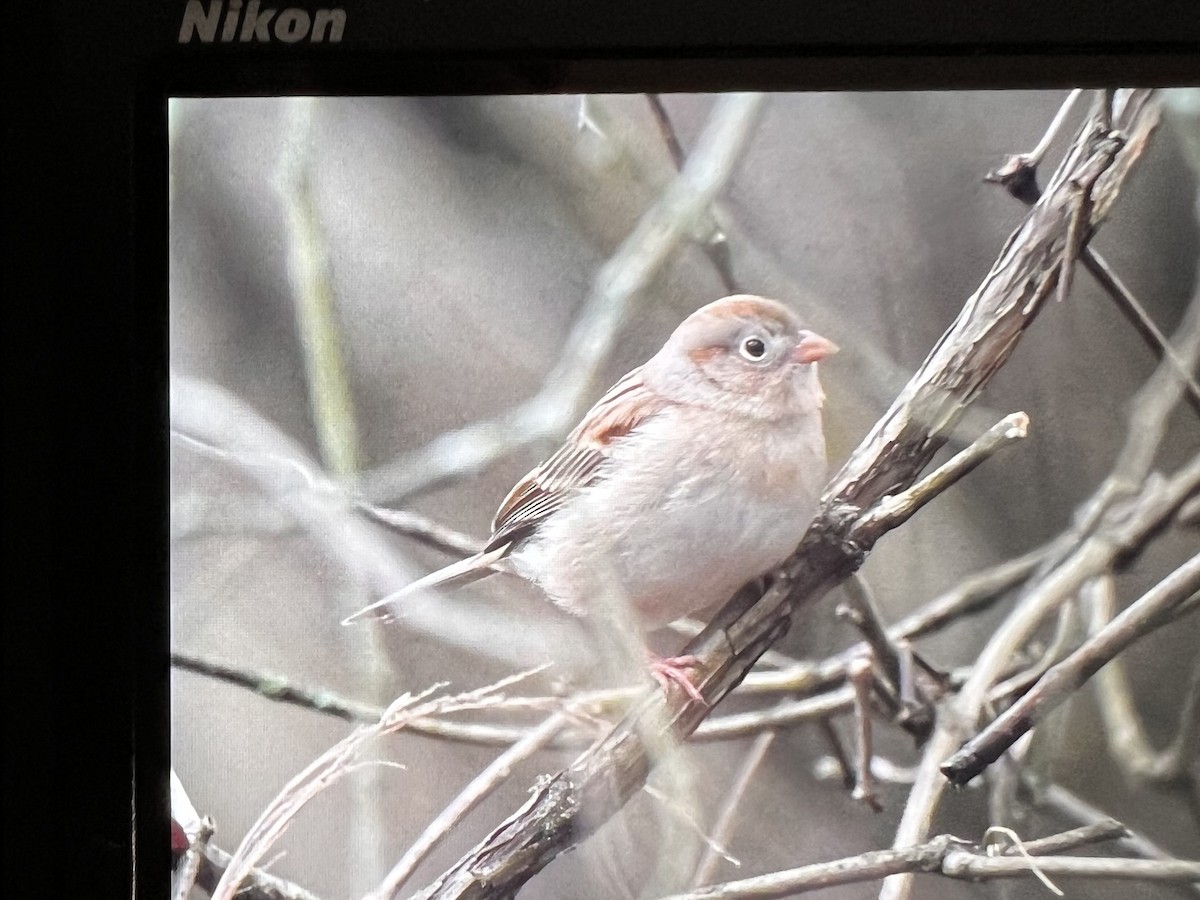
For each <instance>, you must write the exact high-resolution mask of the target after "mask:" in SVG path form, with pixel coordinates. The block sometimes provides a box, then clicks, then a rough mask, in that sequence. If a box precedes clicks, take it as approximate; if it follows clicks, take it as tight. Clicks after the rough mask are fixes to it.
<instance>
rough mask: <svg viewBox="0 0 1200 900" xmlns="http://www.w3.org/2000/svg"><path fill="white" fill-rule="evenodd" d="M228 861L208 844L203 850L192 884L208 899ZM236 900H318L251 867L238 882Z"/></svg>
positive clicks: (304, 891)
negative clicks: (204, 893)
mask: <svg viewBox="0 0 1200 900" xmlns="http://www.w3.org/2000/svg"><path fill="white" fill-rule="evenodd" d="M232 860H233V857H232V856H231V855H230V854H228V853H226V852H225V851H224V850H222V849H221V848H220V847H217V846H215V845H214V844H212V843H209V844H208V845H207V846H205V848H204V859H203V860H201V862H200V872H199V874H198V876H197V878H196V885H197V886H198V887H200V888H201V889H202V890H203V891H205V892H206V893H208V894H209V895H210V896H211V895H212V893H213V891H215V890H216V887H217V883H218V882H219V881H220V880H221V876H222V875H224V874H225V870H226V869H228V868H229V863H230V862H231V861H232ZM237 900H320V898H318V897H317V896H316V895H315V894H313V893H311V892H310V891H308V890H306V889H305V888H302V887H300V885H298V884H296V883H294V882H291V881H288V880H287V879H284V878H280V877H279V876H278V875H272V874H271V873H270V872H266V871H264V870H263V869H256V868H252V869H250V871H249V872H248V873H246V877H245V878H244V879H243V880H242V887H241V890H239V891H238V894H237Z"/></svg>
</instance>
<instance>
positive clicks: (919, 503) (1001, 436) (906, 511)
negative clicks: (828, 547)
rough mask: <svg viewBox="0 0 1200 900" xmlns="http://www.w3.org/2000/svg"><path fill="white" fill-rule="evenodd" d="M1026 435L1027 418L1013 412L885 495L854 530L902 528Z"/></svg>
mask: <svg viewBox="0 0 1200 900" xmlns="http://www.w3.org/2000/svg"><path fill="white" fill-rule="evenodd" d="M1028 433H1029V416H1027V415H1026V414H1025V413H1023V412H1016V413H1013V414H1012V415H1010V416H1006V417H1005V418H1004V419H1002V420H1001V421H999V422H997V423H996V424H995V425H993V426H992V427H991V428H990V429H989V430H988V432H987V433H986V434H984V435H983V436H981V437H980V438H979V440H977V441H975V443H973V444H971V445H970V446H969V447H967V448H965V449H963V450H961V451H960V452H958V453H956V454H955V455H954V456H953V457H951V458H950V459H948V460H947V461H946V462H945V463H944V464H943V465H940V466H938V467H937V469H935V470H934V471H933V472H931V473H930V474H928V475H926V476H925V477H924V478H922V479H921V480H920V481H918V482H917V483H916V484H914V485H913V486H912V487H910V488H908V489H907V490H904V491H901V492H900V493H898V494H894V495H893V494H888V495H885V496H884V497H883V499H881V500H880V501H879V503H877V504H876V505H875V507H874V508H873V509H871V511H870V512H868V513H866V514H865V515H864V516H863V517H862V518H861V519H860V520H859V522H858V525H857V526H856V527H858V528H865V529H880V530H883V531H889V530H891V529H893V528H897V527H899V526H900V525H903V524H904V523H905V522H907V521H908V520H909V519H910V518H912V517H913V516H914V515H916V513H917V512H918V511H919V510H920V509H921V507H923V506H924V505H925V504H926V503H928V502H929V501H930V500H932V499H933V498H934V497H936V496H938V495H939V494H941V493H942V492H943V491H945V490H946V489H947V488H949V487H950V486H951V485H953V484H955V483H957V482H958V481H959V479H961V478H963V477H964V476H965V475H967V474H969V473H970V472H972V471H974V470H975V469H976V468H977V467H978V466H979V464H980V463H982V462H983V461H984V460H985V459H988V458H990V457H991V456H993V455H994V454H995V453H996V451H998V450H1000V449H1001V448H1003V447H1006V446H1008V445H1009V444H1010V443H1012V442H1013V441H1019V440H1021V439H1023V438H1024V437H1025V436H1026V435H1027V434H1028Z"/></svg>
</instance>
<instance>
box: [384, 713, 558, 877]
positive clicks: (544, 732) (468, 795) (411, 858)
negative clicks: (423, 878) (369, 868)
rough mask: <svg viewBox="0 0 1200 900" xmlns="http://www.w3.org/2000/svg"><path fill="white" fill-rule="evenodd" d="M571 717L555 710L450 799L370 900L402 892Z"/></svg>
mask: <svg viewBox="0 0 1200 900" xmlns="http://www.w3.org/2000/svg"><path fill="white" fill-rule="evenodd" d="M568 721H569V717H568V715H567V714H566V713H555V714H553V715H551V716H549V717H548V718H547V719H546V720H545V721H544V722H542V724H541V725H539V726H537V727H536V728H534V729H533V730H531V731H530V732H529V734H527V735H525V737H523V738H521V740H519V741H517V742H516V743H515V744H513V745H512V746H511V747H509V748H508V749H507V750H505V751H504V752H503V753H501V754H500V755H499V756H497V757H496V758H495V759H494V760H493V761H492V763H491V765H489V766H488V767H487V768H485V769H484V770H483V771H482V772H480V773H479V774H478V775H477V776H475V778H474V779H472V781H471V783H470V784H468V785H467V786H466V787H465V788H463V790H462V792H461V793H459V795H458V796H457V797H455V798H454V800H452V801H451V802H450V805H449V806H447V807H446V808H445V809H444V810H442V812H441V813H440V814H439V815H438V817H437V818H436V819H434V820H433V821H432V822H431V823H430V824H429V827H427V828H426V829H425V830H424V831H423V832H422V833H421V836H420V837H419V838H417V840H416V841H415V842H414V843H413V845H412V846H411V847H410V848H409V849H408V851H407V852H406V853H405V854H404V855H403V856H402V857H401V858H400V861H399V862H397V863H396V865H395V866H393V867H392V870H391V871H390V872H388V874H387V877H385V878H384V879H383V882H382V883H381V884H380V885H379V887H377V888H376V889H375V890H374V891H372V892H371V893H370V894H368V895H367V897H368V900H387V898H390V897H394V896H395V895H396V894H397V893H399V891H400V888H402V887H403V886H404V883H405V882H406V881H407V880H408V879H409V877H411V875H412V873H413V870H414V869H416V867H417V866H418V865H420V864H421V861H422V860H424V859H425V857H427V856H428V855H429V853H430V851H432V850H433V848H434V847H436V846H437V845H438V844H440V843H441V842H442V839H443V838H445V837H446V835H447V834H448V833H449V832H450V829H452V828H453V827H454V826H455V824H457V823H458V822H459V821H460V820H461V819H462V818H463V817H464V816H465V815H467V813H469V812H470V811H471V810H473V809H474V808H475V807H476V806H478V805H479V803H480V802H481V801H482V800H483V799H484V798H485V797H486V796H487V795H488V794H490V793H491V792H492V791H493V790H495V789H496V786H497V785H499V784H500V783H501V782H503V781H504V780H505V779H506V778H508V776H509V775H510V774H511V773H512V767H513V766H515V765H516V764H517V763H519V762H520V761H521V760H524V759H527V758H528V757H530V756H532V755H533V754H534V753H536V752H537V751H538V750H540V749H542V748H543V747H545V746H546V745H547V744H548V743H550V741H551V740H552V739H553V738H554V736H555V735H556V734H558V732H559V731H561V730H562V729H563V727H564V726H566V725H567V723H568Z"/></svg>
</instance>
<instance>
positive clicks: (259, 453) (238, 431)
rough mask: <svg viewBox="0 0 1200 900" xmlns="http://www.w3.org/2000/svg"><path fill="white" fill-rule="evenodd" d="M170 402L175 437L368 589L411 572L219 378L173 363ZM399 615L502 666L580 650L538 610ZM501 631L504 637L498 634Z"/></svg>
mask: <svg viewBox="0 0 1200 900" xmlns="http://www.w3.org/2000/svg"><path fill="white" fill-rule="evenodd" d="M170 409H171V426H172V436H173V438H175V440H176V441H177V442H179V443H181V444H183V445H185V446H188V447H191V448H196V449H199V450H202V451H203V452H204V453H205V454H206V455H209V456H213V457H216V458H219V459H221V460H223V461H226V462H228V463H230V464H232V465H235V466H237V467H238V468H239V469H240V470H241V471H243V472H245V473H246V474H247V475H249V476H250V477H251V478H253V479H254V480H255V481H256V482H257V483H258V485H259V486H260V488H261V489H262V491H263V492H264V493H265V494H266V495H267V496H268V497H270V498H271V499H272V500H273V501H274V502H276V503H277V504H278V505H279V506H280V508H282V509H283V510H284V511H285V512H287V514H288V515H290V516H292V517H293V518H294V519H295V521H296V522H297V523H298V524H299V525H300V527H302V528H303V529H304V530H305V531H306V532H307V533H308V534H309V535H310V536H311V537H312V538H313V539H314V540H315V541H316V542H317V544H318V546H320V547H321V548H323V549H324V550H325V551H326V552H328V553H329V554H330V556H331V557H332V558H333V559H335V560H337V562H338V563H339V564H340V565H341V566H342V567H343V568H344V569H345V570H346V572H347V573H348V575H350V576H351V577H353V578H355V579H356V580H360V581H362V582H363V583H364V584H365V586H366V588H367V589H368V590H369V591H370V593H372V594H375V595H378V596H383V595H385V594H388V593H390V592H391V591H393V590H395V587H396V585H397V584H398V583H401V584H403V583H407V582H409V581H411V580H412V573H411V570H410V569H409V568H408V566H406V565H405V563H404V561H403V559H402V558H401V557H400V556H399V554H397V552H396V550H395V549H394V548H393V547H392V546H391V543H390V542H389V541H388V540H387V539H386V537H385V536H384V535H382V534H381V533H380V531H379V529H378V528H377V527H376V526H374V525H372V524H371V523H369V522H366V521H364V520H363V518H362V517H361V516H360V515H357V514H356V513H355V512H353V511H352V510H351V509H350V508H349V505H348V501H347V499H346V494H345V491H344V490H343V489H342V488H341V487H340V486H339V485H337V484H335V483H333V482H332V481H331V480H330V479H329V478H328V477H326V476H324V475H323V474H322V473H321V471H320V468H319V467H318V466H317V464H316V463H315V462H314V461H313V460H312V459H311V458H310V457H309V456H308V455H307V454H306V453H305V452H304V450H303V449H302V448H301V447H300V445H299V444H298V443H297V442H296V441H294V440H292V438H290V437H289V436H288V435H286V434H284V433H283V432H282V431H281V430H280V429H279V427H278V426H277V425H276V424H275V423H274V422H272V421H271V420H270V419H268V418H266V417H264V416H262V415H260V414H259V413H258V412H257V411H256V410H254V409H253V408H251V407H250V406H248V405H247V404H246V403H245V402H243V401H242V400H240V399H239V398H238V397H236V396H234V395H233V394H231V393H230V392H229V391H227V390H225V389H224V388H222V387H220V386H219V385H216V384H213V383H211V382H206V381H202V380H198V379H194V378H190V377H188V376H185V375H181V374H179V373H177V372H172V373H171V378H170ZM358 605H360V604H359V603H358V602H357V601H356V602H355V606H356V607H357V606H358ZM463 608H464V609H469V608H471V605H470V604H467V603H465V604H463ZM401 621H402V623H403V625H404V626H405V627H407V628H411V629H415V630H419V631H421V632H424V633H425V634H428V635H431V636H434V637H436V638H438V639H439V640H442V641H445V642H446V643H447V644H450V645H452V646H457V647H462V648H464V649H467V650H470V651H471V652H473V653H479V654H482V655H485V656H489V657H491V658H493V659H496V660H498V661H500V662H503V663H506V664H509V665H511V666H524V665H528V664H529V661H530V660H537V659H544V658H545V657H546V647H548V646H555V647H568V648H570V649H571V652H572V653H576V654H578V655H579V656H581V657H586V654H587V653H588V652H589V650H588V647H587V645H586V643H585V642H583V641H582V640H581V639H580V637H579V635H578V632H577V630H576V628H575V626H574V624H573V623H570V622H564V621H561V620H557V619H553V618H550V617H547V616H539V617H538V618H537V619H536V621H534V620H532V619H530V618H528V617H525V618H523V619H522V618H518V617H517V616H514V615H513V614H511V613H504V614H498V613H497V612H496V611H494V610H493V609H490V608H488V607H487V606H476V607H475V608H474V609H472V613H471V615H462V616H447V615H446V614H445V610H444V608H443V606H442V605H441V604H439V603H417V602H414V603H411V604H409V605H408V606H406V607H405V610H404V616H403V619H402V620H401ZM501 631H502V632H503V634H504V640H502V641H498V640H496V635H497V633H499V632H501Z"/></svg>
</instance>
